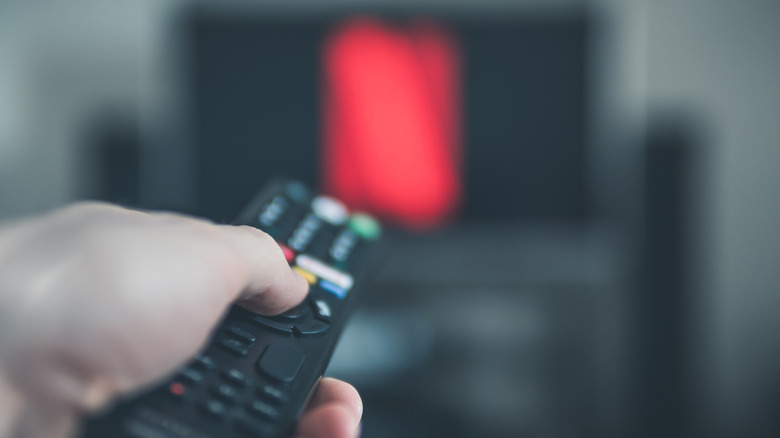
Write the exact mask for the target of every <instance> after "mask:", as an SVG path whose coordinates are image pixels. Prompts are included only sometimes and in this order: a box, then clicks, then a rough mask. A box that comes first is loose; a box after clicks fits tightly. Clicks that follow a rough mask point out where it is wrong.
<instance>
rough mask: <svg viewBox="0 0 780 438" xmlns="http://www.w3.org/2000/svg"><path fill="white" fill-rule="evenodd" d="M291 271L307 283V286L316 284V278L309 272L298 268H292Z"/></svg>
mask: <svg viewBox="0 0 780 438" xmlns="http://www.w3.org/2000/svg"><path fill="white" fill-rule="evenodd" d="M293 270H294V271H295V272H297V273H298V274H300V275H301V277H303V278H304V279H306V281H308V282H309V284H314V283H316V282H317V276H316V275H314V274H312V273H311V272H309V271H307V270H305V269H303V268H301V267H300V266H293Z"/></svg>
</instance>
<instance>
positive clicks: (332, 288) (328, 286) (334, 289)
mask: <svg viewBox="0 0 780 438" xmlns="http://www.w3.org/2000/svg"><path fill="white" fill-rule="evenodd" d="M320 287H321V288H322V290H324V291H326V292H330V293H332V294H333V295H335V296H336V297H337V298H339V299H341V298H344V297H346V296H347V291H346V290H344V289H342V288H340V287H338V286H336V285H335V284H333V283H331V282H329V281H325V280H322V281H320Z"/></svg>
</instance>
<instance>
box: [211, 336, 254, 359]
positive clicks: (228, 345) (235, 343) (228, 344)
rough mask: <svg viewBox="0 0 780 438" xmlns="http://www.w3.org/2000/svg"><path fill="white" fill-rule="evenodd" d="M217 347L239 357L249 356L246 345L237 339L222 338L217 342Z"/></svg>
mask: <svg viewBox="0 0 780 438" xmlns="http://www.w3.org/2000/svg"><path fill="white" fill-rule="evenodd" d="M218 345H219V346H220V347H222V348H223V349H224V350H227V351H229V352H231V353H233V354H235V355H236V356H239V357H244V356H246V355H247V354H249V349H248V348H247V346H246V344H244V343H243V342H241V341H239V340H238V339H231V338H223V339H220V340H219V342H218Z"/></svg>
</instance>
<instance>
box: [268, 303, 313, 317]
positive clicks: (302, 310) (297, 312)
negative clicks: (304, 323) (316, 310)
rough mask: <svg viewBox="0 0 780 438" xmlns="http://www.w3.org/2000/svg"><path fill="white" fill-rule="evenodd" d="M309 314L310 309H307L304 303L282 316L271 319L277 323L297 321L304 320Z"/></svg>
mask: <svg viewBox="0 0 780 438" xmlns="http://www.w3.org/2000/svg"><path fill="white" fill-rule="evenodd" d="M308 313H309V309H308V308H307V307H306V304H305V302H304V303H301V304H299V305H297V306H295V307H293V308H292V309H290V310H288V311H286V312H284V313H282V314H279V315H276V316H271V317H270V318H271V319H275V320H277V321H296V320H299V319H301V318H303V317H304V316H306V315H307V314H308Z"/></svg>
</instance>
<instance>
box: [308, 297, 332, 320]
mask: <svg viewBox="0 0 780 438" xmlns="http://www.w3.org/2000/svg"><path fill="white" fill-rule="evenodd" d="M312 307H314V312H315V314H316V316H317V318H319V319H322V320H324V321H330V318H331V316H333V312H332V311H331V310H330V304H328V302H327V301H325V300H314V301H312Z"/></svg>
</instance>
